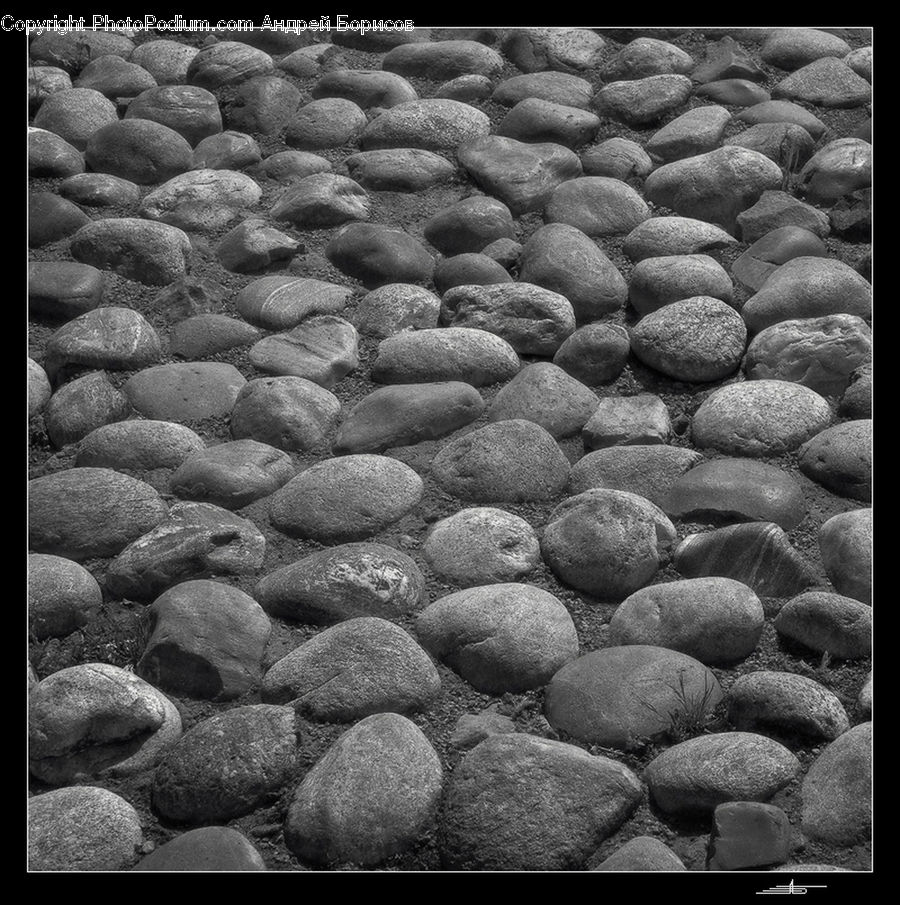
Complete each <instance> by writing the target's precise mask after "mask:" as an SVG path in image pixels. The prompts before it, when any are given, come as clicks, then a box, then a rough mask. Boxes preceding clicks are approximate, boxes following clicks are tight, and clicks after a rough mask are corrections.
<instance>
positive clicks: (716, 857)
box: [707, 801, 792, 871]
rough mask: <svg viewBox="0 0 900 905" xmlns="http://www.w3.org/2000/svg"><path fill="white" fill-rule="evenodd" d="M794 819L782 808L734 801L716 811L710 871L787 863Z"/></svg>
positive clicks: (722, 805)
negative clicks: (792, 820) (791, 819)
mask: <svg viewBox="0 0 900 905" xmlns="http://www.w3.org/2000/svg"><path fill="white" fill-rule="evenodd" d="M791 836H792V833H791V821H790V819H789V818H788V815H787V814H785V812H784V811H782V810H781V808H777V807H775V806H774V805H771V804H762V803H761V802H758V801H731V802H726V803H725V804H720V805H719V806H718V807H717V808H716V810H715V811H714V813H713V823H712V831H711V832H710V836H709V860H708V862H707V870H729V871H734V870H752V869H759V868H761V867H765V866H767V865H770V864H784V863H785V862H786V861H787V860H788V859H789V858H790V854H791V848H792V845H791V843H792V838H791Z"/></svg>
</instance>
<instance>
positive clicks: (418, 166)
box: [344, 148, 456, 192]
mask: <svg viewBox="0 0 900 905" xmlns="http://www.w3.org/2000/svg"><path fill="white" fill-rule="evenodd" d="M344 165H345V166H346V167H347V171H348V172H349V173H350V177H351V178H352V179H354V180H355V181H356V182H358V183H359V184H360V185H361V186H363V188H366V189H369V190H370V191H374V192H422V191H425V190H426V189H430V188H431V187H432V186H435V185H441V184H443V183H447V182H450V181H451V180H452V178H453V176H454V175H455V174H456V167H455V166H454V165H453V164H452V163H450V161H449V160H446V159H445V158H443V157H441V156H440V155H438V154H435V153H434V152H432V151H425V150H422V149H421V148H391V149H390V150H383V151H360V152H359V153H358V154H351V155H350V156H349V157H346V158H345V159H344Z"/></svg>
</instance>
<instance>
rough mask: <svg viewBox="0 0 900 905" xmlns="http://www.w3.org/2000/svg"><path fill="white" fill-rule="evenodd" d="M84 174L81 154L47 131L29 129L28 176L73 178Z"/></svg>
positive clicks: (62, 139)
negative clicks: (78, 174)
mask: <svg viewBox="0 0 900 905" xmlns="http://www.w3.org/2000/svg"><path fill="white" fill-rule="evenodd" d="M83 172H84V158H83V157H82V156H81V152H80V151H79V150H78V149H77V148H75V147H73V146H72V145H70V144H69V143H68V142H67V141H66V140H65V139H64V138H61V137H60V136H59V135H56V134H55V133H53V132H48V131H47V130H46V129H34V128H32V127H30V126H29V128H28V175H29V176H35V177H39V176H50V177H57V176H69V177H71V176H73V175H75V174H77V173H83Z"/></svg>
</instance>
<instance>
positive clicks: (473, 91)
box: [434, 75, 494, 104]
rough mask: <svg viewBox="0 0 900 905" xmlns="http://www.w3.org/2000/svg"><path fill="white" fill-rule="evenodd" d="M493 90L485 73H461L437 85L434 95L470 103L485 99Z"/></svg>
mask: <svg viewBox="0 0 900 905" xmlns="http://www.w3.org/2000/svg"><path fill="white" fill-rule="evenodd" d="M493 92H494V85H493V83H492V82H491V80H490V79H489V78H488V77H487V76H486V75H461V76H458V77H457V78H455V79H450V80H449V81H447V82H444V83H443V84H442V85H439V86H438V88H437V90H436V91H435V92H434V96H435V97H446V98H449V99H450V100H452V101H462V102H463V103H464V104H470V103H472V101H484V100H487V99H488V98H489V97H490V96H491V94H493Z"/></svg>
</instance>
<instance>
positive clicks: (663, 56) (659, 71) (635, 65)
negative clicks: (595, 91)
mask: <svg viewBox="0 0 900 905" xmlns="http://www.w3.org/2000/svg"><path fill="white" fill-rule="evenodd" d="M693 68H694V60H693V59H692V57H691V56H690V54H688V53H685V51H683V50H682V49H681V48H680V47H676V46H675V45H674V44H670V43H669V42H668V41H660V40H659V39H658V38H635V39H634V40H633V41H630V42H629V43H628V44H626V45H625V46H624V47H623V48H622V49H621V50H620V51H619V52H618V53H617V54H616V55H615V56H614V57H613V58H612V59H611V60H610V61H609V62H608V63H607V64H606V66H605V67H604V69H603V79H604V81H606V82H616V81H636V80H638V79H645V78H648V77H649V76H652V75H672V74H678V75H687V74H688V73H689V72H690V71H691V70H692V69H693Z"/></svg>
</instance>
